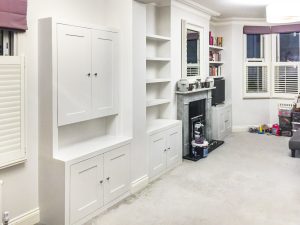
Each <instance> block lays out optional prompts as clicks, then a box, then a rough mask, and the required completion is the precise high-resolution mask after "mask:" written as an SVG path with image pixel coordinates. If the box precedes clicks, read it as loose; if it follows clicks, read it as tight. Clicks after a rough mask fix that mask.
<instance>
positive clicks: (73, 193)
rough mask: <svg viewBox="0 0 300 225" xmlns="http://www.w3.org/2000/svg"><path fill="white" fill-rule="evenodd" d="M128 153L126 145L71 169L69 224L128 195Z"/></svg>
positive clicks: (128, 147) (75, 165)
mask: <svg viewBox="0 0 300 225" xmlns="http://www.w3.org/2000/svg"><path fill="white" fill-rule="evenodd" d="M129 150H130V145H125V146H122V147H119V148H117V149H114V150H112V151H109V152H107V153H104V154H101V155H99V156H96V157H93V158H90V159H87V160H84V161H81V162H79V163H76V164H74V165H71V167H70V175H71V177H70V224H76V223H77V222H78V221H80V220H81V219H83V218H84V217H86V216H88V215H89V214H91V213H93V212H95V211H96V210H98V209H100V208H101V207H103V206H105V205H106V204H108V203H110V202H111V201H113V200H115V199H117V198H118V197H120V196H121V195H122V194H125V193H126V192H128V191H129V175H130V171H129V168H130V167H129Z"/></svg>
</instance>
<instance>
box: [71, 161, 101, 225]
mask: <svg viewBox="0 0 300 225" xmlns="http://www.w3.org/2000/svg"><path fill="white" fill-rule="evenodd" d="M70 181H71V184H70V221H71V223H74V222H76V221H78V220H80V219H82V218H83V217H85V216H87V215H88V214H90V213H92V212H94V211H95V210H97V209H99V208H100V207H101V206H102V205H103V155H101V156H98V157H94V158H91V159H88V160H85V161H83V162H80V163H77V164H75V165H72V166H71V179H70Z"/></svg>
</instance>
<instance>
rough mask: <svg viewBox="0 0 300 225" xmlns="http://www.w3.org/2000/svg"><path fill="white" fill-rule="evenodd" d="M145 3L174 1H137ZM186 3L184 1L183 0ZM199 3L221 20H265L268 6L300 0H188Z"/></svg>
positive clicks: (168, 0)
mask: <svg viewBox="0 0 300 225" xmlns="http://www.w3.org/2000/svg"><path fill="white" fill-rule="evenodd" d="M137 1H140V2H144V3H152V2H155V3H158V4H161V3H165V2H170V1H172V0H137ZM183 1H184V0H183ZM186 1H192V2H196V3H199V4H200V5H202V6H204V7H206V8H208V9H211V10H213V11H215V12H218V13H220V14H221V15H220V17H221V18H236V17H240V18H265V17H266V9H265V7H266V5H268V4H270V3H273V2H281V3H282V2H284V3H286V4H293V2H296V3H298V4H299V1H300V0H186Z"/></svg>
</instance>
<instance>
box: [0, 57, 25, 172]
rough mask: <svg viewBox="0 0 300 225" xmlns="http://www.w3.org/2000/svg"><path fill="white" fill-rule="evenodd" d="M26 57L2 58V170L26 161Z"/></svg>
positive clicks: (0, 115) (0, 75)
mask: <svg viewBox="0 0 300 225" xmlns="http://www.w3.org/2000/svg"><path fill="white" fill-rule="evenodd" d="M24 141H25V137H24V58H23V57H18V56H8V57H4V56H1V57H0V168H3V167H7V166H9V165H14V164H17V163H19V162H22V161H24V160H25V143H24Z"/></svg>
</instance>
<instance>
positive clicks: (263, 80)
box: [244, 62, 270, 98]
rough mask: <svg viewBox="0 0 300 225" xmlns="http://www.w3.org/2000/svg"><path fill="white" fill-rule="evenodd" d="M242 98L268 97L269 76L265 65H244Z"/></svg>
mask: <svg viewBox="0 0 300 225" xmlns="http://www.w3.org/2000/svg"><path fill="white" fill-rule="evenodd" d="M244 97H245V98H247V97H249V98H252V97H253V98H265V97H270V76H269V70H268V66H267V64H265V63H253V62H251V63H246V66H245V75H244Z"/></svg>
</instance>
